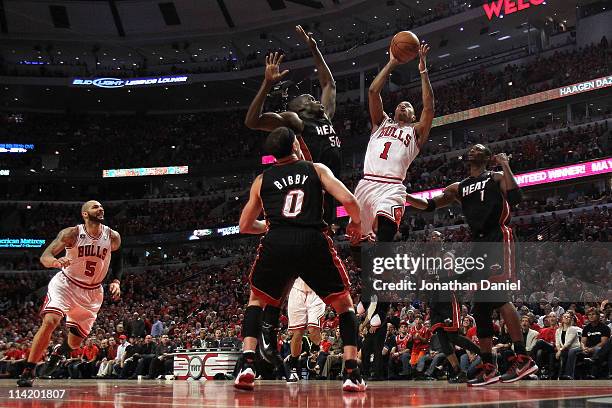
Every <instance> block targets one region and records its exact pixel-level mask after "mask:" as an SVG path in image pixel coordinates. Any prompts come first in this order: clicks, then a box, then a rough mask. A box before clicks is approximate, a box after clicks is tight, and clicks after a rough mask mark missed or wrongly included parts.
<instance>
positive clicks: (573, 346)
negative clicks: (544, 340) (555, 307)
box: [555, 312, 581, 379]
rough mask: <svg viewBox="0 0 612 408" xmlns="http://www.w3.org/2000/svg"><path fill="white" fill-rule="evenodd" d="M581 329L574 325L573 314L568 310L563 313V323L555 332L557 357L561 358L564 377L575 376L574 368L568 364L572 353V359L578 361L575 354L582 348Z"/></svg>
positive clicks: (561, 373) (561, 369) (560, 370)
mask: <svg viewBox="0 0 612 408" xmlns="http://www.w3.org/2000/svg"><path fill="white" fill-rule="evenodd" d="M580 335H581V330H580V328H579V327H576V326H575V325H574V322H573V321H572V315H571V314H570V313H568V312H566V313H563V316H562V317H561V325H560V326H559V328H558V329H557V331H556V332H555V349H556V350H557V352H556V353H555V358H556V359H557V360H559V363H560V368H559V373H560V376H562V377H563V378H564V379H571V378H573V377H574V368H573V367H570V366H569V364H568V359H569V356H570V353H571V354H572V358H571V360H570V361H574V362H575V361H576V357H575V354H576V353H578V352H579V351H580V349H581V347H580Z"/></svg>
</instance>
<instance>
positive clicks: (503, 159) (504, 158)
mask: <svg viewBox="0 0 612 408" xmlns="http://www.w3.org/2000/svg"><path fill="white" fill-rule="evenodd" d="M493 158H494V159H495V163H497V164H499V165H500V166H503V165H506V164H508V162H509V161H510V157H508V155H507V154H506V153H499V154H496V155H495V156H493Z"/></svg>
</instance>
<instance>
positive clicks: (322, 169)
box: [314, 163, 361, 243]
mask: <svg viewBox="0 0 612 408" xmlns="http://www.w3.org/2000/svg"><path fill="white" fill-rule="evenodd" d="M314 167H315V170H316V172H317V174H318V175H319V179H320V180H321V184H322V185H323V189H324V190H325V191H327V192H328V193H329V194H331V195H332V196H333V197H334V198H335V199H336V200H338V201H339V202H340V203H341V204H342V205H343V206H344V208H345V210H346V212H347V213H348V215H349V217H351V222H350V223H349V225H348V226H347V227H346V234H347V235H348V236H349V239H350V241H351V243H357V242H359V240H360V239H361V217H360V209H359V203H358V202H357V199H356V198H355V196H354V195H353V193H351V192H350V191H349V190H348V188H346V186H345V185H344V184H342V182H341V181H340V180H338V179H337V178H336V176H334V174H333V173H332V171H331V170H330V169H329V168H328V167H327V166H326V165H324V164H321V163H314Z"/></svg>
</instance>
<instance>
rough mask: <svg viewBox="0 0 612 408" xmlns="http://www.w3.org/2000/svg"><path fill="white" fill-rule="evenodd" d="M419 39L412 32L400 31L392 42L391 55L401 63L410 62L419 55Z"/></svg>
mask: <svg viewBox="0 0 612 408" xmlns="http://www.w3.org/2000/svg"><path fill="white" fill-rule="evenodd" d="M419 44H420V42H419V38H418V37H417V36H416V35H415V34H414V33H413V32H412V31H400V32H399V33H397V34H395V35H394V36H393V39H392V40H391V53H392V54H393V56H394V57H395V58H397V59H398V60H400V62H408V61H410V60H413V59H414V58H416V56H417V55H419Z"/></svg>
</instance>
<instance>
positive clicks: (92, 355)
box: [83, 344, 100, 361]
mask: <svg viewBox="0 0 612 408" xmlns="http://www.w3.org/2000/svg"><path fill="white" fill-rule="evenodd" d="M99 351H100V350H99V349H98V346H96V345H95V344H92V345H91V346H85V347H83V357H85V358H86V359H87V361H92V360H95V359H96V357H97V355H98V352H99Z"/></svg>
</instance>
